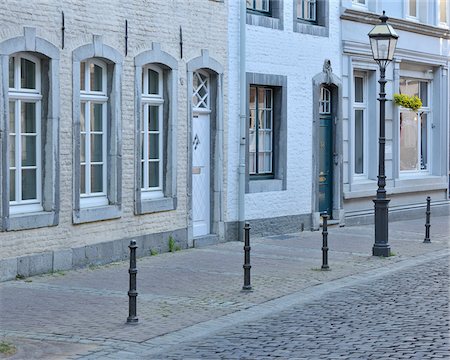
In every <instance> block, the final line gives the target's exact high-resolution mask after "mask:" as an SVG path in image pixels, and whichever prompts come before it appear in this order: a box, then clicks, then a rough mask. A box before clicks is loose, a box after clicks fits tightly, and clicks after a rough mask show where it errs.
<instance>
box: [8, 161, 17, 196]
mask: <svg viewBox="0 0 450 360" xmlns="http://www.w3.org/2000/svg"><path fill="white" fill-rule="evenodd" d="M9 201H16V170H15V169H10V170H9Z"/></svg>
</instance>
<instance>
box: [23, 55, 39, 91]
mask: <svg viewBox="0 0 450 360" xmlns="http://www.w3.org/2000/svg"><path fill="white" fill-rule="evenodd" d="M20 85H21V88H22V89H36V64H35V63H34V62H32V61H30V60H28V59H25V58H21V59H20Z"/></svg>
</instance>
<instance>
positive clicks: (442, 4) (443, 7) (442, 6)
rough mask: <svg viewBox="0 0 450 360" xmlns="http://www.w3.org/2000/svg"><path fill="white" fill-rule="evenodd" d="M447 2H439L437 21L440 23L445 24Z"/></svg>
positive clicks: (443, 0)
mask: <svg viewBox="0 0 450 360" xmlns="http://www.w3.org/2000/svg"><path fill="white" fill-rule="evenodd" d="M447 1H448V0H439V21H440V22H441V23H447Z"/></svg>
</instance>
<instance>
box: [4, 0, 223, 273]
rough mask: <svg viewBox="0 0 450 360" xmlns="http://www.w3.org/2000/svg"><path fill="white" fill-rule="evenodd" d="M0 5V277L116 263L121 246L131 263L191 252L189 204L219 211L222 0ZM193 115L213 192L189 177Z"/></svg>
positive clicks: (197, 213)
mask: <svg viewBox="0 0 450 360" xmlns="http://www.w3.org/2000/svg"><path fill="white" fill-rule="evenodd" d="M0 7H1V11H0V23H1V24H2V26H1V29H0V64H1V71H0V84H1V86H0V114H1V115H0V131H1V140H0V146H1V155H2V156H1V162H0V180H1V181H0V184H1V185H0V196H1V199H2V202H1V203H2V206H1V209H0V218H1V223H0V225H1V226H0V227H1V232H0V240H1V241H0V254H1V255H0V278H1V279H10V278H14V277H15V276H16V274H21V275H25V276H28V275H31V274H35V273H40V272H48V271H52V270H58V269H66V268H71V267H77V266H85V265H87V264H91V263H93V264H96V263H106V262H109V261H113V260H117V259H123V258H124V257H126V256H127V254H128V249H127V245H128V243H129V240H130V239H136V240H137V242H138V246H139V249H138V253H139V254H140V255H145V254H150V250H156V251H158V252H160V251H167V249H168V241H169V237H172V238H173V239H174V240H175V241H176V243H177V244H178V245H179V246H181V247H186V246H189V245H190V246H192V243H193V234H194V228H195V225H196V224H197V223H201V222H202V221H204V219H202V218H201V217H202V210H203V209H202V208H201V207H200V208H199V207H198V205H197V202H196V199H197V198H198V197H200V196H202V197H205V196H206V195H207V197H208V198H210V199H211V202H212V203H214V205H215V206H216V208H217V209H221V208H222V207H223V205H222V197H223V196H222V193H223V185H222V184H223V182H219V178H218V177H219V176H221V174H222V172H223V157H222V152H221V151H220V150H219V149H222V148H223V128H224V126H223V121H224V119H225V118H226V116H227V111H228V106H225V105H226V98H225V97H224V96H223V93H224V89H225V88H226V86H227V85H226V84H227V81H228V80H227V75H226V73H225V72H224V69H225V67H226V64H227V52H228V50H227V30H226V29H227V11H228V9H227V6H226V4H225V3H223V2H220V1H202V0H196V1H190V2H187V1H184V0H178V1H170V2H166V1H148V2H145V3H143V2H142V1H128V2H125V3H124V2H122V1H115V0H112V1H107V2H106V1H89V2H82V1H69V0H67V1H33V2H29V1H24V0H8V1H7V2H4V3H2V5H1V6H0ZM25 9H26V10H25ZM106 14H107V15H106ZM212 28H214V29H215V31H211V29H212ZM205 91H206V92H205ZM193 95H194V96H193ZM199 114H201V115H202V116H203V118H209V119H210V120H211V130H210V131H211V132H210V134H211V135H210V134H209V133H208V136H210V138H211V142H210V144H209V148H208V149H206V148H205V147H206V144H207V143H208V141H206V140H205V141H204V139H201V140H202V147H203V148H202V149H203V150H202V151H207V153H208V154H211V159H212V165H211V168H212V169H213V171H214V172H213V175H212V177H211V181H212V183H214V182H215V183H216V184H217V186H215V187H214V188H213V189H214V192H213V191H210V192H208V191H199V188H198V187H196V185H195V181H196V175H197V174H196V173H194V174H193V173H192V171H191V168H192V163H193V161H194V162H195V161H196V158H195V155H194V150H193V146H192V142H191V140H190V139H191V138H194V136H193V134H192V133H191V129H192V123H193V122H195V119H196V118H197V117H198V115H199ZM194 135H195V134H194ZM193 158H194V159H193ZM194 165H195V164H194ZM193 183H194V185H193ZM221 222H223V219H222V214H221V213H216V214H214V215H213V217H212V225H211V227H213V231H214V232H215V233H217V230H216V229H218V228H219V227H220V226H221V225H220V223H221ZM221 227H222V228H223V226H221ZM210 231H211V230H210V229H209V228H208V229H206V230H205V231H204V232H205V233H206V232H207V233H209V232H210Z"/></svg>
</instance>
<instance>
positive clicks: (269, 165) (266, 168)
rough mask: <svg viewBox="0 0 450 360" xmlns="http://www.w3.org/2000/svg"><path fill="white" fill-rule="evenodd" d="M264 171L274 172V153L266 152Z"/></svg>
mask: <svg viewBox="0 0 450 360" xmlns="http://www.w3.org/2000/svg"><path fill="white" fill-rule="evenodd" d="M264 171H265V172H266V173H271V172H272V154H271V153H266V154H265V156H264Z"/></svg>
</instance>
